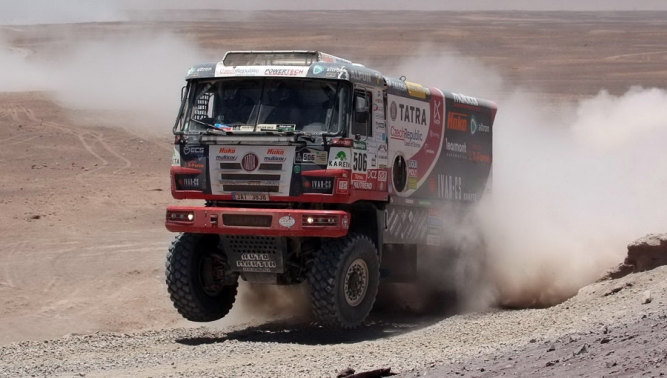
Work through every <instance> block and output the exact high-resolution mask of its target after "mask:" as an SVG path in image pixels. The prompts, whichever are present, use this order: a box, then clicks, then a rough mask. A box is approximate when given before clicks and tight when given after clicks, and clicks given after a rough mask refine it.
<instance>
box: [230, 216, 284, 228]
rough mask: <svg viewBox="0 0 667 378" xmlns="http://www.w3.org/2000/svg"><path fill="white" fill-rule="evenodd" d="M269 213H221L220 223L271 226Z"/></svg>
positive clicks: (238, 225) (240, 225) (236, 225)
mask: <svg viewBox="0 0 667 378" xmlns="http://www.w3.org/2000/svg"><path fill="white" fill-rule="evenodd" d="M272 220H273V217H272V216H271V215H250V214H222V224H224V225H225V226H234V227H271V221H272Z"/></svg>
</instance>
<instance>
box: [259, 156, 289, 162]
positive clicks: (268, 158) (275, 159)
mask: <svg viewBox="0 0 667 378" xmlns="http://www.w3.org/2000/svg"><path fill="white" fill-rule="evenodd" d="M285 160H286V158H285V157H283V156H265V157H264V161H265V162H267V163H282V162H284V161H285Z"/></svg>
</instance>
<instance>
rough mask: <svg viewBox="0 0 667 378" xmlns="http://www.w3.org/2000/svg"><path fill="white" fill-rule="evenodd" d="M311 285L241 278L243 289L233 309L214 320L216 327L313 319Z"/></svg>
mask: <svg viewBox="0 0 667 378" xmlns="http://www.w3.org/2000/svg"><path fill="white" fill-rule="evenodd" d="M308 294H309V291H308V286H307V285H306V284H305V283H302V284H299V285H289V286H276V285H268V284H250V283H247V282H244V281H241V282H239V293H238V296H237V298H236V303H235V304H234V307H233V308H232V310H231V311H230V313H229V314H228V315H227V316H225V317H224V318H223V319H221V320H218V321H216V322H213V323H211V324H210V325H211V326H213V327H216V326H219V327H229V326H234V325H241V324H243V325H248V324H250V325H252V324H261V323H265V322H267V321H278V322H281V323H286V324H296V323H301V322H304V321H308V320H311V319H312V313H311V311H312V310H311V307H310V299H309V295H308Z"/></svg>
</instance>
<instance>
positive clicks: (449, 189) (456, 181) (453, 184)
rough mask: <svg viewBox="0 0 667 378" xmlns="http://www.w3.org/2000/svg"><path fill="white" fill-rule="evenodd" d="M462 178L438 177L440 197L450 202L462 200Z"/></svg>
mask: <svg viewBox="0 0 667 378" xmlns="http://www.w3.org/2000/svg"><path fill="white" fill-rule="evenodd" d="M462 181H463V180H462V179H461V177H458V176H449V175H438V197H439V198H444V199H448V200H459V201H460V200H462V199H463V192H462V191H461V183H462Z"/></svg>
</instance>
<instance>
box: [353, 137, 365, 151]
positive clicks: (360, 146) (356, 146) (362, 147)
mask: <svg viewBox="0 0 667 378" xmlns="http://www.w3.org/2000/svg"><path fill="white" fill-rule="evenodd" d="M352 148H354V149H355V150H364V151H366V142H357V141H356V140H355V141H354V144H353V145H352Z"/></svg>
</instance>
